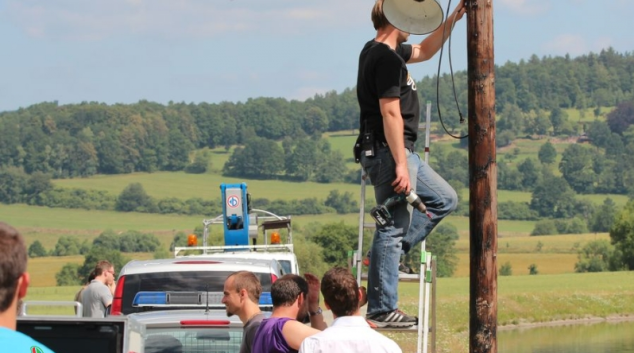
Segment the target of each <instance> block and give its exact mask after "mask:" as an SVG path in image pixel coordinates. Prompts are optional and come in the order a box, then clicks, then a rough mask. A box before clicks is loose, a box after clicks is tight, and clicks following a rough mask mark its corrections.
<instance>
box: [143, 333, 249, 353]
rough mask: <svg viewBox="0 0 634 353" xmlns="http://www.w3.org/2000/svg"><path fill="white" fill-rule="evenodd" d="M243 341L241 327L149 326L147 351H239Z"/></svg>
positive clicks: (212, 352) (224, 352)
mask: <svg viewBox="0 0 634 353" xmlns="http://www.w3.org/2000/svg"><path fill="white" fill-rule="evenodd" d="M241 343H242V329H241V328H208V329H201V328H197V329H191V330H190V329H185V330H184V329H164V328H163V329H156V328H154V329H150V328H148V330H147V336H146V338H145V353H158V352H173V353H210V352H211V353H214V352H223V353H238V352H240V344H241Z"/></svg>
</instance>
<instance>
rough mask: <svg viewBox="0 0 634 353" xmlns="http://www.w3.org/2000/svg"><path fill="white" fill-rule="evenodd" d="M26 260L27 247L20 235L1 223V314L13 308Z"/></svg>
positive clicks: (24, 270)
mask: <svg viewBox="0 0 634 353" xmlns="http://www.w3.org/2000/svg"><path fill="white" fill-rule="evenodd" d="M26 259H27V255H26V246H25V245H24V239H23V238H22V236H21V235H20V233H19V232H18V231H17V230H16V229H15V228H13V227H11V226H10V225H8V224H6V223H4V222H0V312H4V311H6V310H7V309H8V308H9V306H11V302H12V301H13V298H14V297H15V291H16V290H17V289H18V279H19V278H20V276H21V275H22V274H23V273H24V272H26Z"/></svg>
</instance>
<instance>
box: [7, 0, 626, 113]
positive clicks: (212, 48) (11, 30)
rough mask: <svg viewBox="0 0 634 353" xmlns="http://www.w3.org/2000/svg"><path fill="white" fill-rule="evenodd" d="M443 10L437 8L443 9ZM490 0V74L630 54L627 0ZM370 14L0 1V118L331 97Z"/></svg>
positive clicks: (226, 2) (327, 0)
mask: <svg viewBox="0 0 634 353" xmlns="http://www.w3.org/2000/svg"><path fill="white" fill-rule="evenodd" d="M447 1H448V0H441V1H439V2H440V4H441V5H442V7H443V9H446V7H447ZM479 1H484V0H479ZM489 1H492V2H493V7H494V37H495V44H494V45H495V62H496V64H498V65H502V64H504V63H505V62H507V61H511V62H519V61H520V60H521V59H528V58H529V57H530V56H531V55H532V54H536V55H538V56H539V57H542V56H559V55H565V54H567V53H568V54H570V55H571V56H573V57H574V56H578V55H583V54H587V53H589V52H599V51H600V50H601V49H604V48H607V47H610V46H611V47H613V48H614V49H615V50H616V51H617V52H620V53H625V52H632V51H633V50H634V35H632V33H633V32H634V31H633V30H634V24H633V23H634V22H633V21H632V19H631V14H632V4H633V2H632V0H600V1H598V0H593V1H590V0H489ZM373 4H374V0H268V1H265V0H54V1H53V0H0V46H1V50H0V111H5V110H15V109H18V108H20V107H27V106H29V105H31V104H35V103H39V102H42V101H53V100H57V101H59V103H60V104H69V103H79V102H82V101H98V102H105V103H108V104H113V103H133V102H137V101H139V100H141V99H147V100H150V101H155V102H159V103H167V102H169V101H174V102H181V101H184V102H188V103H189V102H194V103H199V102H211V103H215V102H220V101H232V102H237V101H245V100H247V99H248V98H254V97H261V96H265V97H283V98H286V99H299V100H304V99H306V98H308V97H311V96H313V95H314V94H316V93H323V92H327V91H331V90H336V91H337V92H340V91H342V90H343V89H345V88H351V87H353V86H354V85H355V81H356V69H357V58H358V53H359V50H360V49H361V47H362V46H363V44H364V43H365V42H366V41H367V40H370V39H372V38H373V37H374V34H375V32H374V29H373V28H372V24H371V22H370V9H371V7H372V5H373ZM455 4H457V0H453V1H452V5H451V6H452V8H453V7H454V6H455ZM465 24H466V16H465V18H463V20H462V21H461V22H460V23H459V24H458V25H457V26H456V28H455V30H454V36H453V39H452V59H453V68H454V70H464V69H465V68H466V60H467V56H466V25H465ZM422 38H423V37H421V36H412V37H411V38H410V42H417V41H420V40H421V39H422ZM446 48H447V47H445V52H444V54H443V58H444V59H446V58H447V57H448V55H447V50H446ZM443 61H444V62H443V67H442V69H441V72H447V71H448V70H449V65H448V62H447V61H446V60H443ZM437 66H438V56H436V57H435V58H434V59H432V60H431V61H428V62H425V63H421V64H416V65H412V66H411V67H410V70H411V72H412V75H413V76H414V77H415V78H416V79H421V78H422V77H424V76H426V75H433V74H435V73H436V70H437Z"/></svg>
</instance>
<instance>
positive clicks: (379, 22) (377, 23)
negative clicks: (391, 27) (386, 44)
mask: <svg viewBox="0 0 634 353" xmlns="http://www.w3.org/2000/svg"><path fill="white" fill-rule="evenodd" d="M372 24H373V25H374V29H377V30H378V29H379V28H383V27H385V26H386V25H388V24H390V21H388V20H387V18H386V17H385V14H384V13H383V0H377V1H376V3H374V7H373V8H372Z"/></svg>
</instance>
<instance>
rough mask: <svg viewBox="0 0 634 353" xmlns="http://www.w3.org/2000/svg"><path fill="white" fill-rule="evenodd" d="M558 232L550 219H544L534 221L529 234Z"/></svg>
mask: <svg viewBox="0 0 634 353" xmlns="http://www.w3.org/2000/svg"><path fill="white" fill-rule="evenodd" d="M553 234H558V231H557V226H556V225H555V222H554V221H553V220H552V219H545V220H542V221H538V222H535V227H534V228H533V231H532V232H531V235H553Z"/></svg>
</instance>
